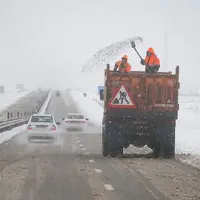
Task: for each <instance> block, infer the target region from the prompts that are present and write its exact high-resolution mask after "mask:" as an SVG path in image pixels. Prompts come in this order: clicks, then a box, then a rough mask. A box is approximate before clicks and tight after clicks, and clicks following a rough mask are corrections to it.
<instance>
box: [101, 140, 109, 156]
mask: <svg viewBox="0 0 200 200" xmlns="http://www.w3.org/2000/svg"><path fill="white" fill-rule="evenodd" d="M102 154H103V156H104V157H106V156H108V155H109V148H108V144H107V142H106V141H104V140H103V141H102Z"/></svg>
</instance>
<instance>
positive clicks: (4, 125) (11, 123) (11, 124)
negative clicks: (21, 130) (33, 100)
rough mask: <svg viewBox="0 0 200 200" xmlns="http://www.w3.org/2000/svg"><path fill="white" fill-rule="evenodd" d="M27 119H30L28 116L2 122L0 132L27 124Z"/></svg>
mask: <svg viewBox="0 0 200 200" xmlns="http://www.w3.org/2000/svg"><path fill="white" fill-rule="evenodd" d="M27 121H28V118H18V119H13V120H8V121H3V122H0V133H1V132H3V131H8V130H10V129H12V128H15V127H17V126H21V125H23V124H25V123H26V122H27Z"/></svg>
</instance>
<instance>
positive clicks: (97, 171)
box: [94, 169, 102, 173]
mask: <svg viewBox="0 0 200 200" xmlns="http://www.w3.org/2000/svg"><path fill="white" fill-rule="evenodd" d="M94 170H95V172H96V173H101V172H102V171H101V170H100V169H94Z"/></svg>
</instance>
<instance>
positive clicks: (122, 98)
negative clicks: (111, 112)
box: [110, 85, 135, 108]
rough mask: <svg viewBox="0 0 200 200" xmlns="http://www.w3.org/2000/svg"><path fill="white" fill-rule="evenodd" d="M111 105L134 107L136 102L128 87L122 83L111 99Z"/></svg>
mask: <svg viewBox="0 0 200 200" xmlns="http://www.w3.org/2000/svg"><path fill="white" fill-rule="evenodd" d="M110 106H111V107H134V108H135V102H134V101H133V100H132V99H131V97H130V95H129V94H128V92H127V90H126V88H125V87H124V86H123V85H122V86H121V88H120V89H119V90H118V91H117V93H116V94H115V95H114V98H112V99H111V101H110Z"/></svg>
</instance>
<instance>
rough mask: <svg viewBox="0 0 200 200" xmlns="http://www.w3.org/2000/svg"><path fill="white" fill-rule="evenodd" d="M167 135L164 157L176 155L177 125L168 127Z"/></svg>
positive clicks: (164, 142) (164, 144)
mask: <svg viewBox="0 0 200 200" xmlns="http://www.w3.org/2000/svg"><path fill="white" fill-rule="evenodd" d="M166 132H167V133H166V137H165V140H164V141H163V157H164V158H173V157H174V156H175V127H174V126H171V127H166Z"/></svg>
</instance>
